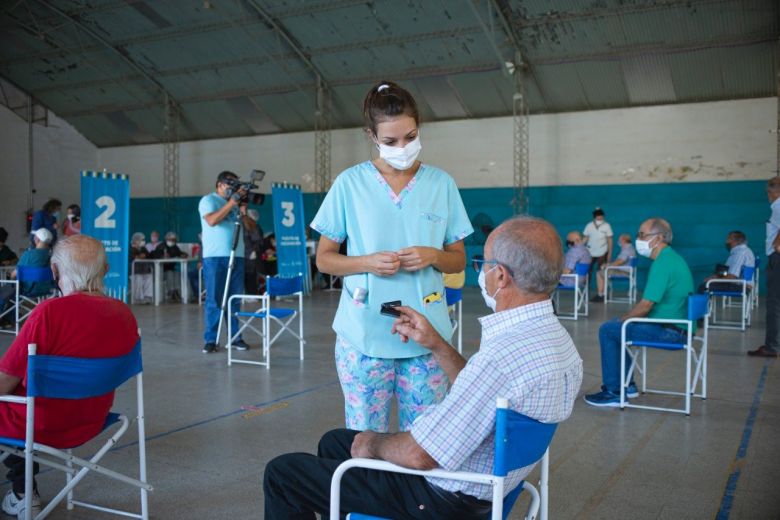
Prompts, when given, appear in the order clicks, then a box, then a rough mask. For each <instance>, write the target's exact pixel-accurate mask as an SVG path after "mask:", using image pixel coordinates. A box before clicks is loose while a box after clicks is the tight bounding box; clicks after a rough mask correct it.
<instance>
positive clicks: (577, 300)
mask: <svg viewBox="0 0 780 520" xmlns="http://www.w3.org/2000/svg"><path fill="white" fill-rule="evenodd" d="M577 265H585V264H577ZM583 278H584V280H585V281H584V282H582V281H580V280H581V279H583ZM564 279H572V280H574V285H573V286H568V285H563V284H559V285H558V288H557V289H556V290H555V309H556V310H557V314H558V319H559V320H577V319H579V317H580V316H585V317H587V316H588V303H589V300H588V292H589V288H588V285H589V284H588V275H587V274H586V275H584V276H583V275H579V274H577V272H576V267H575V272H573V273H569V274H562V275H561V280H564ZM561 291H571V292H572V293H574V312H572V313H562V312H561V306H560V292H561ZM583 306H584V307H585V310H584V311H580V308H582V307H583Z"/></svg>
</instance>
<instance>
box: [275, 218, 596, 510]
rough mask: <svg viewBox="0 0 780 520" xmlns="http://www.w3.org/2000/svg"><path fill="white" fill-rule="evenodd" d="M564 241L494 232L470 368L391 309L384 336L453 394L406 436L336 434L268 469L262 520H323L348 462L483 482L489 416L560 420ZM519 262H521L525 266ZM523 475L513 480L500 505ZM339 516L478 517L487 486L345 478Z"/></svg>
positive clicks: (569, 353)
mask: <svg viewBox="0 0 780 520" xmlns="http://www.w3.org/2000/svg"><path fill="white" fill-rule="evenodd" d="M561 257H562V252H561V245H560V238H559V237H558V234H557V233H556V232H555V229H554V228H553V227H552V226H551V225H550V224H548V223H547V222H545V221H543V220H540V219H535V218H531V217H518V218H514V219H512V220H509V221H507V222H505V223H503V224H502V225H500V226H499V227H498V228H496V229H495V230H494V231H493V232H492V233H491V234H490V236H489V237H488V239H487V242H486V243H485V258H486V260H484V261H482V263H483V265H482V271H481V273H480V276H479V278H480V280H479V281H480V286H481V288H482V295H483V297H484V299H485V302H486V303H487V305H488V306H489V307H490V308H491V309H492V310H493V311H495V314H492V315H489V316H486V317H484V318H481V319H480V321H481V324H482V329H483V330H482V340H481V344H480V348H479V351H478V352H477V353H476V354H474V356H472V357H471V359H469V361H468V362H466V360H465V359H464V358H463V357H462V356H461V355H460V354H458V352H457V350H455V349H454V348H453V347H452V346H451V345H449V344H448V343H447V342H446V341H445V340H444V339H443V338H442V337H441V336H439V334H438V333H437V332H436V331H435V329H433V327H432V326H431V325H430V323H429V322H428V321H427V320H426V319H425V317H423V316H422V315H421V314H419V313H418V312H416V311H414V310H412V309H411V308H409V307H397V309H398V310H399V311H400V312H401V317H399V318H398V319H396V320H395V322H394V323H393V326H392V332H393V333H395V334H399V335H400V336H401V339H402V340H405V341H408V339H409V338H411V339H413V340H414V341H416V342H417V343H419V344H420V345H422V346H424V347H426V348H428V349H430V350H431V352H433V355H434V356H435V358H436V361H438V362H439V364H440V365H441V366H442V368H443V369H444V371H445V372H446V373H447V376H448V378H449V380H450V381H452V387H451V388H450V391H449V394H448V395H447V396H446V397H445V399H444V401H442V402H441V403H440V404H438V405H434V406H430V407H429V408H428V409H427V410H426V411H425V412H424V413H423V415H421V416H419V417H418V418H417V420H416V421H415V422H414V424H413V425H412V429H411V430H410V431H408V432H401V433H376V432H372V431H365V432H358V431H354V430H344V429H341V430H333V431H331V432H328V433H326V434H325V435H324V436H323V437H322V439H321V440H320V444H319V448H318V454H317V455H316V456H315V455H310V454H307V453H290V454H287V455H282V456H280V457H277V458H275V459H273V460H272V461H271V462H269V463H268V465H267V466H266V468H265V478H264V482H263V491H264V494H265V498H264V500H265V518H274V519H282V518H307V519H308V518H311V519H313V518H315V516H314V514H315V512H317V513H320V514H322V515H323V516H324V517H327V514H328V508H329V502H330V493H329V491H330V480H331V476H332V475H333V472H334V470H335V469H336V467H337V466H338V465H339V464H340V463H341V462H343V461H344V460H347V459H349V458H351V457H367V458H375V459H381V460H387V461H390V462H393V463H395V464H399V465H401V466H405V467H408V468H416V469H421V470H427V469H433V468H437V467H441V468H444V469H446V470H462V471H475V472H480V473H489V472H490V471H491V470H492V467H493V454H494V444H495V442H494V436H495V417H496V412H495V405H496V398H497V397H506V398H508V399H509V401H510V407H511V408H512V409H513V410H515V411H516V412H519V413H521V414H523V415H526V416H528V417H531V418H533V419H536V420H539V421H542V422H547V423H557V422H561V421H563V420H564V419H566V418H567V417H568V416H569V415H570V414H571V410H572V406H573V404H574V399H575V398H576V396H577V392H578V391H579V388H580V384H581V382H582V360H581V359H580V356H579V354H578V353H577V349H576V348H575V346H574V343H573V342H572V340H571V338H570V337H569V334H568V333H567V332H566V329H564V328H563V327H562V326H561V324H560V322H559V321H558V319H557V318H556V317H555V315H554V314H553V309H552V303H551V301H550V294H551V293H552V291H554V290H555V287H556V286H557V285H558V279H559V277H560V275H561V268H562V258H561ZM521 259H522V260H521ZM531 469H532V468H531V467H527V468H522V469H519V470H516V471H513V472H511V473H510V474H509V475H508V477H507V481H506V484H505V485H506V488H505V490H504V492H505V494H508V493H509V492H510V491H512V490H513V489H514V488H515V487H516V486H517V485H519V484H520V481H521V480H522V479H523V478H525V477H526V476H527V475H528V473H529V472H530V471H531ZM341 497H342V498H341V504H342V511H341V513H342V514H344V513H346V512H350V511H354V512H360V513H365V514H371V515H378V516H382V517H389V518H410V517H417V518H461V519H471V518H486V514H487V513H488V511H489V510H490V507H491V502H490V500H492V493H491V488H490V486H488V485H482V484H472V483H467V482H456V481H451V480H443V479H436V478H429V477H422V476H413V475H400V474H389V473H379V472H375V471H371V470H365V469H352V470H350V471H349V472H347V473H346V474H345V475H344V477H343V479H342V493H341Z"/></svg>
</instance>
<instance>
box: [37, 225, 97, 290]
mask: <svg viewBox="0 0 780 520" xmlns="http://www.w3.org/2000/svg"><path fill="white" fill-rule="evenodd" d="M51 264H52V269H53V270H54V273H55V275H56V276H57V277H58V279H59V285H60V290H62V294H64V295H66V296H67V295H68V294H71V293H74V292H80V291H84V292H103V276H104V275H105V274H106V272H107V271H108V263H107V262H106V251H105V249H103V244H101V243H100V242H98V241H97V240H95V239H94V238H92V237H90V236H87V235H73V236H70V237H67V238H64V239H62V240H60V241H58V242H57V245H56V246H55V247H54V253H53V254H52V257H51Z"/></svg>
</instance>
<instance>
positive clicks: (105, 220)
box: [95, 195, 116, 229]
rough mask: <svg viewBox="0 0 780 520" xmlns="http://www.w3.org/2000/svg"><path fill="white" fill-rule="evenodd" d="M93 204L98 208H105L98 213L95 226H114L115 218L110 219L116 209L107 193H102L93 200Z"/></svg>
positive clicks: (111, 227)
mask: <svg viewBox="0 0 780 520" xmlns="http://www.w3.org/2000/svg"><path fill="white" fill-rule="evenodd" d="M95 204H97V205H98V207H100V208H105V209H104V210H103V213H101V214H100V215H98V217H97V218H96V219H95V227H96V228H110V229H114V228H116V220H114V219H112V218H111V217H112V215H113V214H114V212H115V211H116V202H114V199H112V198H111V197H109V196H108V195H103V196H102V197H100V198H98V199H97V200H96V201H95Z"/></svg>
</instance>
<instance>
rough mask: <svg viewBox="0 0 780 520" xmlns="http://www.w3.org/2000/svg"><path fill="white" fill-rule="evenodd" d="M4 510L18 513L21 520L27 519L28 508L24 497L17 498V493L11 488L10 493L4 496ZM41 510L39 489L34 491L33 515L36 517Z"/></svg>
mask: <svg viewBox="0 0 780 520" xmlns="http://www.w3.org/2000/svg"><path fill="white" fill-rule="evenodd" d="M3 512H4V513H5V514H7V515H12V516H13V515H16V518H18V519H19V520H24V519H25V513H26V510H25V508H24V497H22V498H16V493H14V491H13V489H9V490H8V493H6V494H5V497H3ZM40 512H41V497H40V495H38V492H37V491H33V498H32V517H33V518H35V517H36V516H37V515H39V514H40Z"/></svg>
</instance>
